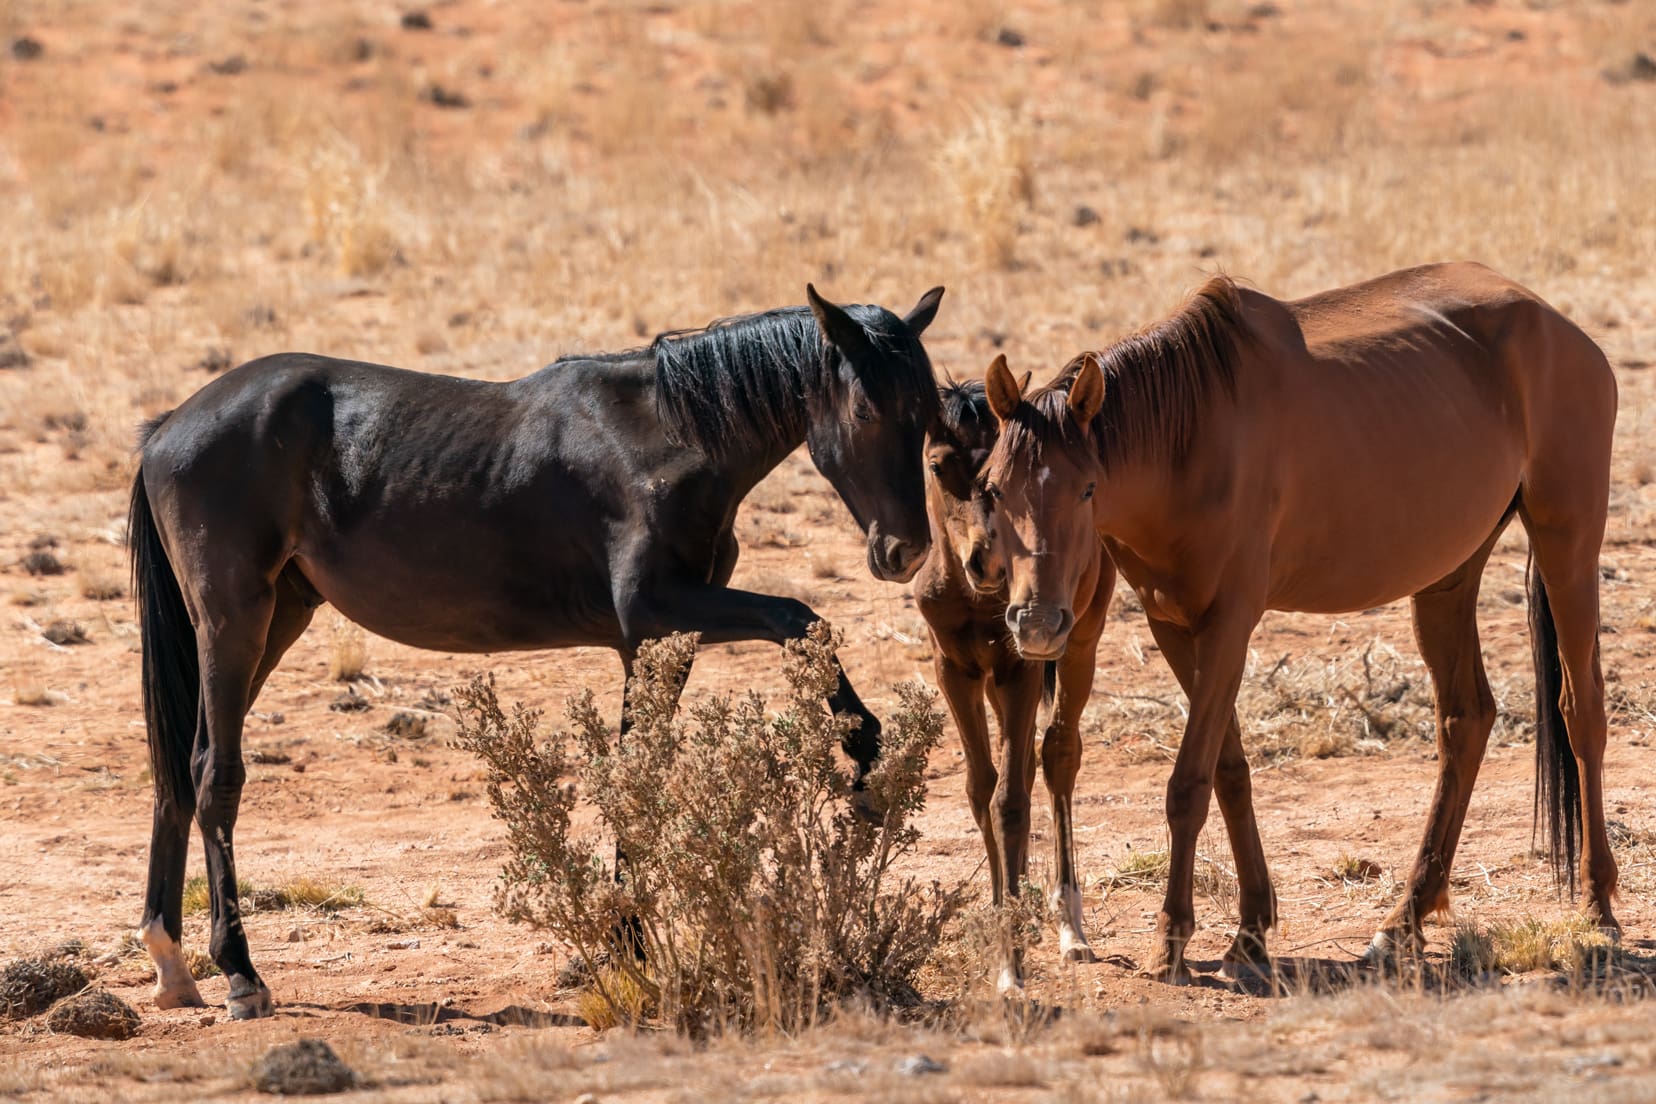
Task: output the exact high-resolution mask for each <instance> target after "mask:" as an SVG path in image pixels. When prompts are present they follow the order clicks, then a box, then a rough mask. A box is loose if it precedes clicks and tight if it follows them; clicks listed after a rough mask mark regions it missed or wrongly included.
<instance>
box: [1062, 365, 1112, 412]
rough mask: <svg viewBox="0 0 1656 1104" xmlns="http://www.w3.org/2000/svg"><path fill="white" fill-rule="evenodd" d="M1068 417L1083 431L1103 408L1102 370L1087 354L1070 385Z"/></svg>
mask: <svg viewBox="0 0 1656 1104" xmlns="http://www.w3.org/2000/svg"><path fill="white" fill-rule="evenodd" d="M1067 405H1068V406H1069V412H1070V417H1072V418H1074V419H1075V422H1076V424H1077V425H1079V426H1080V427H1081V428H1082V429H1083V430H1085V429H1086V428H1087V427H1088V426H1090V425H1091V424H1092V420H1093V419H1094V418H1096V417H1097V416H1098V412H1099V410H1101V409H1103V406H1104V370H1103V369H1102V368H1100V367H1099V366H1098V358H1097V357H1095V356H1093V355H1092V354H1090V353H1089V354H1087V356H1086V358H1085V359H1084V360H1083V361H1082V362H1081V370H1080V371H1079V372H1077V373H1076V374H1075V381H1074V382H1073V383H1071V384H1070V390H1069V402H1068V404H1067Z"/></svg>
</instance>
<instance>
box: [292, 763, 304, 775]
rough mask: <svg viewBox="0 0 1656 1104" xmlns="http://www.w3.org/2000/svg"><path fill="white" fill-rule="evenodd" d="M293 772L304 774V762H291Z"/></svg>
mask: <svg viewBox="0 0 1656 1104" xmlns="http://www.w3.org/2000/svg"><path fill="white" fill-rule="evenodd" d="M293 773H294V774H304V773H305V764H303V763H295V764H293Z"/></svg>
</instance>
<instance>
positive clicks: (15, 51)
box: [11, 35, 46, 61]
mask: <svg viewBox="0 0 1656 1104" xmlns="http://www.w3.org/2000/svg"><path fill="white" fill-rule="evenodd" d="M11 51H12V57H14V58H16V59H17V60H18V61H33V60H35V59H36V58H38V57H39V56H40V55H41V54H44V53H45V52H46V47H44V46H42V45H41V44H40V39H38V38H30V37H29V36H28V35H18V36H17V37H16V38H14V39H12V44H11Z"/></svg>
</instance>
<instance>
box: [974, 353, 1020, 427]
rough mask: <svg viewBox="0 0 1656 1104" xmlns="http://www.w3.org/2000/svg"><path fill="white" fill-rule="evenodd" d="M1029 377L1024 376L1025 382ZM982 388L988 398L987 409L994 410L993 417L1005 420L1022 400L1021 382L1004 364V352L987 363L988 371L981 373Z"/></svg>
mask: <svg viewBox="0 0 1656 1104" xmlns="http://www.w3.org/2000/svg"><path fill="white" fill-rule="evenodd" d="M1028 381H1029V377H1028V376H1025V377H1024V382H1025V383H1027V382H1028ZM983 390H984V394H985V395H987V396H988V399H989V409H990V410H992V411H994V414H995V419H996V420H997V421H1000V422H1005V421H1006V420H1007V419H1008V418H1010V417H1012V415H1013V414H1014V413H1016V412H1017V409H1018V404H1019V403H1021V402H1023V384H1021V383H1019V382H1018V381H1017V380H1015V379H1013V378H1012V369H1010V368H1008V367H1007V366H1006V354H1005V353H1001V354H1000V355H998V356H996V357H995V360H994V363H993V364H991V365H989V371H987V372H985V373H984V374H983Z"/></svg>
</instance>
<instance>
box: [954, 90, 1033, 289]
mask: <svg viewBox="0 0 1656 1104" xmlns="http://www.w3.org/2000/svg"><path fill="white" fill-rule="evenodd" d="M938 170H939V172H940V173H941V174H942V176H943V188H944V192H945V193H946V194H948V195H950V196H951V197H953V199H954V205H955V216H956V219H957V225H958V227H959V228H961V229H962V230H964V231H965V232H966V233H968V234H972V235H975V239H976V240H975V243H974V244H975V246H976V248H977V250H978V252H979V254H980V255H981V259H982V260H983V262H984V263H986V264H989V265H992V266H994V267H996V268H1011V267H1013V266H1014V265H1015V264H1016V263H1017V247H1018V222H1019V216H1020V215H1021V213H1022V212H1023V211H1024V210H1025V209H1027V208H1028V207H1029V206H1030V205H1031V204H1032V203H1033V202H1034V200H1035V168H1034V161H1033V158H1032V155H1031V151H1030V143H1029V124H1028V122H1027V121H1026V120H1024V119H1023V118H1021V117H1020V116H1019V115H1018V114H1016V113H1015V112H1013V111H1010V110H998V111H986V112H981V113H979V114H977V115H976V116H974V117H973V118H972V120H971V122H969V123H968V124H967V125H966V126H965V128H964V129H962V130H961V131H959V132H958V133H957V134H955V135H954V136H953V137H952V138H950V139H949V140H948V141H946V142H945V143H944V144H943V147H942V149H941V150H939V152H938Z"/></svg>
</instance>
